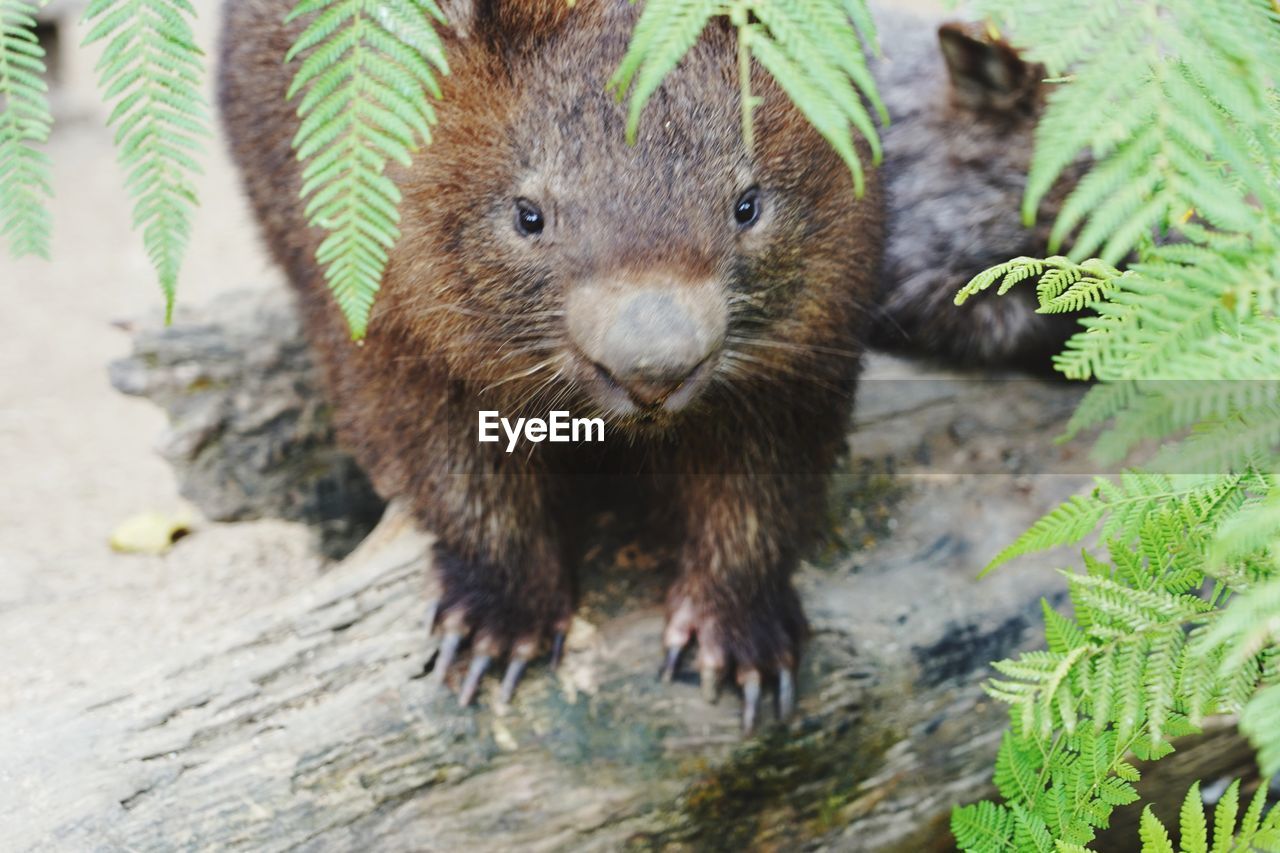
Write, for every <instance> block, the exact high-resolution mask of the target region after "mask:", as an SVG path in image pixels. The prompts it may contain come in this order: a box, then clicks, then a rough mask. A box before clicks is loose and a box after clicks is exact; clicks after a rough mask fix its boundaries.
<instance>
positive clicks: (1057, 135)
mask: <svg viewBox="0 0 1280 853" xmlns="http://www.w3.org/2000/svg"><path fill="white" fill-rule="evenodd" d="M977 6H978V9H979V11H982V12H985V13H987V14H991V15H993V16H995V17H996V18H997V19H999V20H1001V21H1002V22H1003V23H1004V24H1005V26H1006V27H1008V28H1009V29H1011V31H1012V32H1013V33H1014V35H1015V37H1017V38H1018V39H1019V41H1020V42H1022V43H1024V44H1025V45H1026V46H1027V53H1028V56H1029V58H1031V59H1033V60H1036V61H1040V62H1044V63H1045V64H1046V65H1047V66H1048V67H1049V68H1050V70H1051V72H1052V73H1054V74H1057V75H1062V74H1065V73H1067V72H1068V71H1069V72H1070V74H1071V76H1070V78H1069V82H1067V83H1066V84H1064V85H1060V86H1058V87H1057V88H1056V89H1055V91H1054V92H1053V93H1052V94H1051V96H1050V98H1049V105H1048V110H1047V112H1046V115H1045V117H1044V119H1043V120H1042V121H1041V122H1040V125H1039V127H1038V131H1037V145H1036V154H1035V159H1034V161H1033V163H1032V168H1031V174H1030V177H1029V179H1028V184H1027V193H1026V198H1025V201H1024V206H1023V212H1024V216H1025V217H1026V218H1027V220H1028V221H1031V220H1032V219H1033V218H1034V215H1035V212H1036V210H1037V208H1038V207H1039V204H1040V201H1041V200H1042V199H1043V198H1044V196H1045V194H1046V193H1047V192H1048V191H1049V189H1050V188H1051V187H1052V185H1053V184H1054V182H1055V181H1056V180H1057V178H1058V177H1059V176H1060V175H1061V174H1062V173H1063V172H1064V171H1065V170H1066V169H1067V168H1068V167H1069V166H1071V165H1072V164H1073V163H1074V162H1076V161H1077V159H1078V158H1079V156H1080V155H1081V154H1082V153H1085V152H1087V153H1088V154H1090V155H1091V157H1092V158H1093V161H1094V162H1093V167H1092V169H1091V170H1090V173H1089V175H1088V176H1087V177H1086V178H1085V179H1084V180H1082V181H1081V182H1080V183H1079V184H1078V185H1077V186H1076V188H1075V189H1074V191H1073V192H1072V194H1071V195H1070V197H1069V198H1068V201H1067V203H1066V204H1065V205H1064V207H1063V209H1062V210H1061V211H1060V215H1059V219H1058V221H1057V223H1056V225H1055V229H1054V233H1053V237H1054V242H1055V245H1056V244H1058V243H1060V242H1061V241H1062V240H1063V239H1064V238H1065V237H1066V236H1067V234H1068V233H1070V232H1071V231H1073V230H1075V229H1076V228H1077V227H1080V231H1079V234H1078V235H1077V237H1076V239H1075V241H1074V245H1073V247H1072V255H1073V257H1077V258H1081V257H1087V256H1088V255H1090V254H1093V253H1095V252H1099V250H1100V254H1101V256H1102V257H1103V258H1104V259H1106V260H1108V261H1111V262H1115V261H1116V260H1118V259H1120V258H1123V257H1124V256H1125V255H1126V254H1127V253H1128V252H1129V251H1130V250H1131V249H1132V248H1133V247H1134V246H1136V245H1138V244H1139V243H1140V242H1141V241H1142V240H1144V239H1146V237H1147V235H1148V234H1149V233H1150V232H1151V231H1152V230H1153V229H1159V228H1166V227H1174V228H1179V227H1180V226H1181V224H1182V223H1183V221H1184V220H1185V214H1186V212H1187V211H1195V212H1196V213H1198V214H1199V215H1200V216H1201V217H1204V218H1205V219H1206V220H1207V221H1209V222H1211V223H1213V224H1214V225H1216V226H1218V227H1220V228H1226V229H1236V230H1240V231H1245V232H1248V231H1252V230H1253V229H1254V228H1255V227H1256V225H1257V217H1256V209H1257V204H1258V203H1259V202H1260V203H1261V204H1262V205H1263V206H1269V207H1272V208H1273V209H1274V204H1273V202H1275V201H1276V192H1277V191H1276V188H1275V185H1274V182H1272V181H1269V180H1267V174H1268V169H1269V168H1270V167H1269V166H1268V165H1267V159H1268V151H1267V148H1268V144H1269V136H1268V131H1267V128H1268V127H1269V121H1270V117H1271V115H1272V108H1271V106H1270V105H1269V104H1268V99H1269V98H1270V92H1271V86H1272V81H1274V79H1275V77H1276V71H1277V67H1280V63H1278V62H1277V61H1276V59H1275V57H1276V56H1277V55H1278V49H1280V26H1277V12H1276V10H1275V9H1274V8H1273V7H1272V5H1271V4H1270V3H1269V2H1266V0H1248V2H1244V3H1231V2H1229V0H1207V2H1201V0H1145V2H1135V3H1130V4H1122V5H1121V4H1114V3H1098V2H1094V3H1083V4H1077V5H1075V6H1073V7H1072V9H1071V10H1070V12H1069V13H1065V14H1064V12H1063V10H1062V9H1061V8H1060V7H1059V6H1058V5H1057V4H1056V3H1054V2H1052V0H1033V2H1018V3H1013V2H1010V0H992V1H991V2H980V3H978V4H977ZM1086 117H1087V118H1086ZM1241 140H1244V143H1243V144H1242V142H1241ZM1254 187H1259V188H1260V190H1255V189H1253V188H1254ZM1228 189H1229V191H1224V190H1228Z"/></svg>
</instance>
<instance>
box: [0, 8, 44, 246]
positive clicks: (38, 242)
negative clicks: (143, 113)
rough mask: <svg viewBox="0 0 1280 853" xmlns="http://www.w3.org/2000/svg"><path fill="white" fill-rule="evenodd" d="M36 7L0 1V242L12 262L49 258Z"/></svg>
mask: <svg viewBox="0 0 1280 853" xmlns="http://www.w3.org/2000/svg"><path fill="white" fill-rule="evenodd" d="M36 9H37V4H36V3H33V2H30V0H0V237H3V238H7V239H8V241H9V249H10V252H11V253H12V254H13V256H14V257H21V256H23V255H38V256H40V257H44V258H47V257H49V232H50V229H51V220H50V215H49V210H48V208H47V207H46V206H45V202H46V201H47V200H48V199H49V198H50V197H51V196H52V195H53V185H52V182H51V180H50V177H49V158H48V155H47V154H45V152H44V151H42V150H41V149H40V147H39V146H40V145H42V144H43V143H44V142H45V141H46V140H47V139H48V138H49V130H50V128H51V127H52V125H53V117H52V116H51V115H50V114H49V100H48V97H47V96H46V94H45V92H46V89H47V86H46V84H45V82H44V74H45V66H44V49H43V48H42V47H40V45H39V43H38V42H37V41H36V35H35V27H36V20H35V14H36Z"/></svg>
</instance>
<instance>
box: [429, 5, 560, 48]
mask: <svg viewBox="0 0 1280 853" xmlns="http://www.w3.org/2000/svg"><path fill="white" fill-rule="evenodd" d="M440 9H441V11H443V12H444V14H445V17H446V18H448V20H449V25H450V26H451V27H452V28H453V31H454V33H456V34H457V35H458V37H459V38H464V39H467V38H479V39H484V40H486V41H490V42H492V43H494V44H496V45H504V46H507V45H512V44H518V43H520V42H524V41H526V40H528V39H531V38H538V37H540V36H543V35H546V34H548V33H550V32H551V31H552V30H554V29H555V28H556V27H558V26H560V24H561V23H563V21H564V19H565V18H566V17H568V16H569V15H570V14H572V11H573V10H572V9H571V8H570V4H568V3H565V2H563V0H557V2H543V0H440Z"/></svg>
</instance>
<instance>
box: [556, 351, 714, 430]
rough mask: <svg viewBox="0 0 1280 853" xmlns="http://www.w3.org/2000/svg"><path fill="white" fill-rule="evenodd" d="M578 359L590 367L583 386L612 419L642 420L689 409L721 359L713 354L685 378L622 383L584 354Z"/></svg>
mask: <svg viewBox="0 0 1280 853" xmlns="http://www.w3.org/2000/svg"><path fill="white" fill-rule="evenodd" d="M577 355H578V357H579V358H581V359H582V360H583V361H585V362H586V363H587V364H589V365H590V370H589V371H587V376H586V377H585V380H586V381H585V383H584V384H585V385H586V388H587V391H588V393H590V394H591V396H592V397H593V398H594V399H595V401H596V403H597V404H598V405H599V406H600V407H601V408H603V409H605V410H606V411H608V412H609V413H610V414H612V415H615V416H618V417H639V418H641V419H652V418H654V417H660V416H662V415H669V414H675V413H677V412H680V411H682V410H683V409H685V408H687V407H688V406H689V404H690V403H692V402H693V401H694V400H695V399H697V397H698V395H699V394H700V393H701V392H702V390H703V388H704V387H705V386H706V384H707V381H708V379H710V377H711V374H712V373H713V372H714V371H715V363H716V361H717V360H718V357H719V353H718V352H713V353H710V354H709V355H708V356H707V357H706V358H704V359H702V361H700V362H698V364H697V365H696V366H695V367H694V368H693V370H691V371H689V372H688V373H687V374H685V375H684V376H676V377H669V376H668V377H662V376H657V377H637V378H631V379H628V380H627V381H620V380H619V379H618V378H617V377H615V376H614V375H613V374H612V373H611V372H610V371H609V370H608V369H607V368H605V367H604V366H603V365H601V364H600V363H598V362H595V361H591V360H590V359H587V358H586V357H585V356H583V355H582V353H578V354H577Z"/></svg>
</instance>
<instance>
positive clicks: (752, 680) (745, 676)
mask: <svg viewBox="0 0 1280 853" xmlns="http://www.w3.org/2000/svg"><path fill="white" fill-rule="evenodd" d="M738 683H739V684H741V685H742V732H743V734H746V735H751V734H752V733H753V732H754V731H755V728H756V717H757V716H759V713H760V673H759V672H757V671H755V670H754V669H749V670H746V671H745V672H740V673H738Z"/></svg>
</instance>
